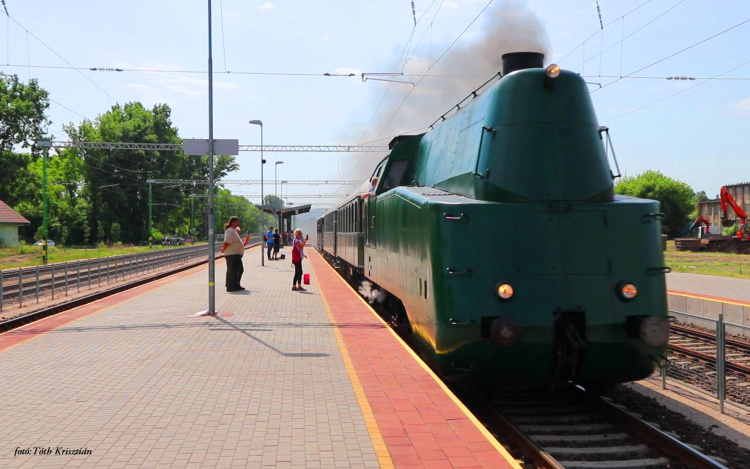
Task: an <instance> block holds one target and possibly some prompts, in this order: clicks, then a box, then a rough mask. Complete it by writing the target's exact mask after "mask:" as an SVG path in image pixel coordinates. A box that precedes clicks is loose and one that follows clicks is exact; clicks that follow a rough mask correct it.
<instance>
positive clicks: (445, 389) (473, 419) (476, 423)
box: [313, 250, 523, 469]
mask: <svg viewBox="0 0 750 469" xmlns="http://www.w3.org/2000/svg"><path fill="white" fill-rule="evenodd" d="M313 251H315V250H313ZM315 255H317V256H319V257H320V258H321V260H323V263H324V264H325V265H326V266H327V267H328V268H329V269H331V270H333V271H334V273H335V274H336V275H337V276H338V275H339V274H338V272H336V271H335V270H334V269H333V267H331V265H330V264H328V262H326V260H325V259H323V257H322V256H320V254H318V252H317V251H315ZM313 270H314V269H313ZM342 281H343V282H344V284H345V285H346V286H347V287H348V288H349V289H350V290H351V291H352V292H353V293H354V295H355V296H356V297H357V298H359V301H361V302H362V304H364V305H365V306H366V307H367V309H368V310H369V311H370V312H371V313H372V315H373V316H375V317H376V318H377V320H378V321H380V322H381V323H383V324H384V325H385V326H386V329H388V331H389V332H390V333H391V334H392V335H393V337H395V338H396V340H398V341H399V343H400V344H401V346H402V347H404V349H406V351H407V352H409V353H410V354H411V356H412V357H413V358H414V360H416V362H417V363H419V366H421V367H422V368H423V369H424V370H425V371H426V372H427V373H428V374H429V375H430V376H431V377H432V379H434V380H435V382H436V383H437V384H438V386H440V387H441V388H442V390H443V392H445V393H446V394H447V395H448V397H450V398H451V400H452V401H453V402H455V403H456V405H457V406H458V408H459V409H461V412H463V413H464V415H466V417H467V418H468V419H469V420H471V422H472V423H473V424H474V426H476V427H477V429H478V430H479V431H480V432H481V433H482V435H484V437H485V438H487V441H489V443H490V444H491V445H492V446H493V447H494V448H495V449H496V450H497V451H498V452H499V453H500V454H501V455H502V456H503V457H504V458H505V460H506V461H508V463H509V464H510V465H511V467H513V469H523V468H522V467H521V465H520V464H519V463H518V461H516V458H514V457H513V456H511V454H510V453H509V452H508V450H507V449H505V447H504V446H503V445H501V444H500V442H499V441H497V439H496V438H495V437H494V436H492V433H490V432H489V430H487V428H485V426H484V425H482V423H481V422H480V421H479V420H478V419H477V418H476V417H475V416H474V414H472V413H471V411H470V410H469V409H468V408H467V407H466V406H465V405H464V403H463V402H461V400H460V399H459V398H458V397H456V395H455V394H453V391H451V390H450V388H449V387H448V386H446V385H445V383H443V380H441V379H440V378H439V377H438V376H437V375H436V374H435V372H434V371H432V369H431V368H430V367H429V366H427V364H426V363H425V362H424V361H423V360H422V359H421V358H420V357H419V355H417V354H416V352H414V350H412V349H411V347H409V345H408V344H407V343H406V342H404V340H403V339H402V338H401V337H399V336H398V334H396V332H395V331H394V330H393V329H391V327H390V326H389V325H388V323H386V322H385V321H384V320H383V318H381V317H380V315H379V314H378V313H377V312H376V311H375V310H374V309H373V308H372V306H370V305H369V304H368V303H367V302H366V301H365V300H364V299H363V298H362V297H361V296H360V295H359V293H358V292H357V291H356V290H354V288H352V286H351V285H349V283H348V282H345V281H344V280H343V279H342ZM321 296H322V290H321ZM323 302H324V303H325V299H324V300H323ZM326 309H328V305H327V304H326ZM329 315H330V312H329ZM336 332H338V331H336Z"/></svg>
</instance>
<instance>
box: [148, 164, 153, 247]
mask: <svg viewBox="0 0 750 469" xmlns="http://www.w3.org/2000/svg"><path fill="white" fill-rule="evenodd" d="M148 178H149V179H151V178H152V175H151V172H150V171H149V173H148ZM152 186H153V184H151V183H150V182H149V183H148V248H149V249H151V248H152V247H153V246H154V230H153V224H152V223H153V221H152V220H153V212H152V201H151V187H152Z"/></svg>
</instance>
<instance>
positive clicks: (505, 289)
mask: <svg viewBox="0 0 750 469" xmlns="http://www.w3.org/2000/svg"><path fill="white" fill-rule="evenodd" d="M497 297H498V298H500V299H501V300H503V301H508V300H510V299H511V298H513V287H511V286H510V285H509V284H507V283H501V284H500V285H498V286H497Z"/></svg>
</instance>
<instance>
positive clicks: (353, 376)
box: [310, 263, 395, 469]
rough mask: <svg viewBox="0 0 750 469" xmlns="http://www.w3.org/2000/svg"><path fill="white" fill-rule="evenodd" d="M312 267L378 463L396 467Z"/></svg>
mask: <svg viewBox="0 0 750 469" xmlns="http://www.w3.org/2000/svg"><path fill="white" fill-rule="evenodd" d="M310 268H311V269H312V274H313V277H314V278H315V279H316V285H318V290H319V291H320V297H321V298H322V299H323V306H324V307H325V309H326V313H327V314H328V319H329V320H330V321H331V324H332V325H333V326H334V327H333V334H334V336H335V337H336V343H337V344H338V346H339V350H340V351H341V359H342V360H343V361H344V367H345V368H346V372H347V373H348V374H349V380H350V381H351V382H352V388H354V395H355V396H356V397H357V403H358V404H359V408H360V410H361V411H362V417H363V418H364V420H365V425H366V426H367V432H368V433H369V434H370V440H371V441H372V447H373V449H374V450H375V455H376V456H377V458H378V463H380V467H381V468H383V469H393V468H395V466H394V464H393V460H392V459H391V454H390V453H389V452H388V446H386V444H385V440H384V439H383V435H382V434H381V433H380V427H378V423H377V421H376V420H375V414H374V413H373V412H372V407H370V401H368V400H367V396H366V395H365V390H364V388H363V387H362V383H360V381H359V376H358V375H357V370H356V369H354V365H353V364H352V360H351V358H350V357H349V352H348V351H347V349H346V345H345V344H344V338H343V337H342V336H341V332H339V330H338V328H337V327H335V326H336V318H335V317H334V316H333V313H332V312H331V308H330V307H329V306H328V301H327V300H326V297H325V293H323V289H322V288H320V282H317V276H315V267H313V265H312V263H310Z"/></svg>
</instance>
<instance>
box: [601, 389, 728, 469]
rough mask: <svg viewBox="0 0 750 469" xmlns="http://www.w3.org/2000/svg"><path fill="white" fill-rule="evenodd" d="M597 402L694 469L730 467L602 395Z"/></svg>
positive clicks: (643, 436)
mask: <svg viewBox="0 0 750 469" xmlns="http://www.w3.org/2000/svg"><path fill="white" fill-rule="evenodd" d="M597 402H598V407H599V410H601V412H602V413H603V414H604V415H606V416H608V417H609V418H611V419H612V420H615V421H616V422H618V423H619V424H621V425H622V426H623V427H625V428H627V429H629V430H630V431H632V432H633V433H635V434H636V435H637V436H638V437H639V438H641V439H642V440H644V441H648V442H650V443H652V444H653V445H654V446H656V448H657V449H659V450H660V451H663V452H664V453H666V454H668V455H669V456H672V457H674V458H675V459H677V460H678V461H679V462H681V463H682V464H684V465H685V466H687V467H690V468H692V469H729V468H728V467H726V466H724V465H723V464H720V463H719V462H717V461H716V460H714V459H712V458H710V457H708V456H706V455H705V454H703V453H701V452H700V451H697V450H695V449H694V448H692V447H690V446H689V445H687V444H685V443H683V442H681V441H680V440H678V439H676V438H674V437H672V436H670V435H668V434H667V433H665V432H663V431H661V430H660V429H658V428H656V427H654V426H653V425H651V424H650V423H648V422H646V421H644V420H642V419H640V418H638V417H636V416H634V415H632V414H631V413H630V412H628V411H626V410H623V409H621V408H619V407H617V406H615V405H614V404H613V403H612V402H608V401H607V400H605V399H603V398H601V397H600V398H598V401H597Z"/></svg>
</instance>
